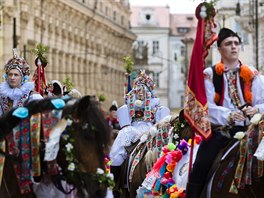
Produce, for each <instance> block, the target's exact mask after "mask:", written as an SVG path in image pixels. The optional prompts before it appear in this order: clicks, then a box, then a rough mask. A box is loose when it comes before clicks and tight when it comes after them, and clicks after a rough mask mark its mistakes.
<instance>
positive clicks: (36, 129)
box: [30, 113, 41, 176]
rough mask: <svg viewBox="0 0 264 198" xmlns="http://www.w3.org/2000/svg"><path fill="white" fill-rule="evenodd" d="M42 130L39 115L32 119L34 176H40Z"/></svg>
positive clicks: (33, 116)
mask: <svg viewBox="0 0 264 198" xmlns="http://www.w3.org/2000/svg"><path fill="white" fill-rule="evenodd" d="M40 129H41V113H38V114H35V115H32V116H31V118H30V135H31V162H32V176H40V156H39V147H40Z"/></svg>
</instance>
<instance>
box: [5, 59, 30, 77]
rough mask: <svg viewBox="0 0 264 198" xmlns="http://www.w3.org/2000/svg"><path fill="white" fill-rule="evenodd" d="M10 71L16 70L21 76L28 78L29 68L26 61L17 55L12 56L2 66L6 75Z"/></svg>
mask: <svg viewBox="0 0 264 198" xmlns="http://www.w3.org/2000/svg"><path fill="white" fill-rule="evenodd" d="M11 69H17V70H18V71H19V72H20V73H21V75H22V76H29V75H30V67H29V65H28V63H27V61H26V60H25V59H24V58H21V57H19V56H18V55H17V54H14V57H13V58H11V59H9V60H8V61H7V63H6V64H5V66H4V70H5V72H6V74H7V73H8V72H9V71H10V70H11Z"/></svg>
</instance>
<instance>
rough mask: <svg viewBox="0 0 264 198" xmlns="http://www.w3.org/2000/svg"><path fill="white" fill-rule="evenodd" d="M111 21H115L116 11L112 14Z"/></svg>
mask: <svg viewBox="0 0 264 198" xmlns="http://www.w3.org/2000/svg"><path fill="white" fill-rule="evenodd" d="M113 19H114V21H115V20H116V11H114V12H113Z"/></svg>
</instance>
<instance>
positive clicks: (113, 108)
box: [109, 105, 117, 111]
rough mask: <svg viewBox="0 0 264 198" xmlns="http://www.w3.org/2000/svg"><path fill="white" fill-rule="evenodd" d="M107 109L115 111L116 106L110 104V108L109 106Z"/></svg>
mask: <svg viewBox="0 0 264 198" xmlns="http://www.w3.org/2000/svg"><path fill="white" fill-rule="evenodd" d="M109 111H117V107H116V106H115V105H112V106H111V107H110V108H109Z"/></svg>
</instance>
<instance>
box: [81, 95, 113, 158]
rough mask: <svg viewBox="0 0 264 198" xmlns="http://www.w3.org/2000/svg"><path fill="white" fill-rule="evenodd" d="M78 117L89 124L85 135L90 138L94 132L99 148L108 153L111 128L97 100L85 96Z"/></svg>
mask: <svg viewBox="0 0 264 198" xmlns="http://www.w3.org/2000/svg"><path fill="white" fill-rule="evenodd" d="M76 117H77V118H78V119H79V120H80V122H82V123H87V124H88V132H86V133H84V137H86V138H88V139H90V137H91V135H92V134H94V135H95V138H96V142H97V144H98V149H99V150H101V151H104V152H106V153H108V151H109V146H110V143H111V128H110V126H109V125H108V123H107V121H106V120H105V119H104V116H103V114H102V112H101V111H100V109H99V108H98V105H97V101H96V100H95V99H94V98H93V97H92V96H84V97H83V98H82V100H80V102H79V105H78V107H77V111H76ZM91 132H92V133H91Z"/></svg>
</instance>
